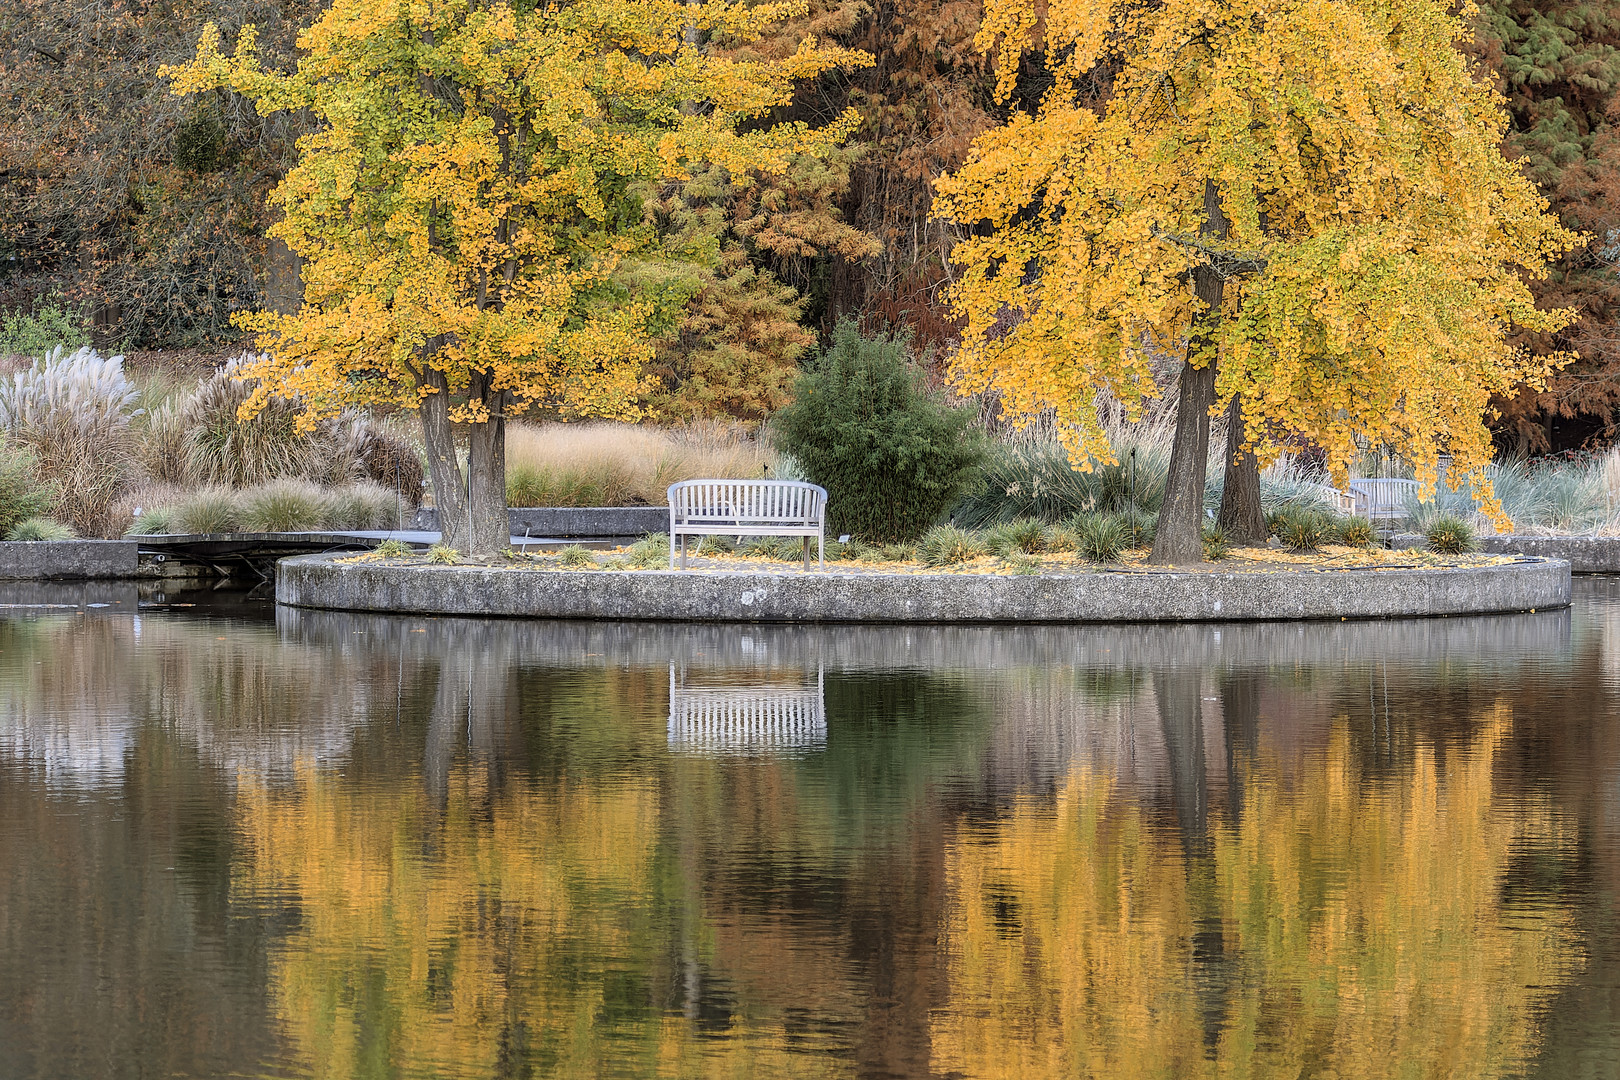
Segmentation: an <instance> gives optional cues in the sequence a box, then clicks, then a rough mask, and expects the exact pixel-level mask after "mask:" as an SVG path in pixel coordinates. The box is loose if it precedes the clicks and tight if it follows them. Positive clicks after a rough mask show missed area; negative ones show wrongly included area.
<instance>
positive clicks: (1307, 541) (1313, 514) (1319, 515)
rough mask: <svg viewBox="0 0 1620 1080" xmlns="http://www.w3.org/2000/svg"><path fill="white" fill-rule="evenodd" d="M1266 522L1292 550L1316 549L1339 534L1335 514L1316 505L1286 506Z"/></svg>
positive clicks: (1284, 544)
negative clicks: (1326, 511) (1319, 508)
mask: <svg viewBox="0 0 1620 1080" xmlns="http://www.w3.org/2000/svg"><path fill="white" fill-rule="evenodd" d="M1266 524H1267V527H1268V528H1269V529H1270V530H1271V532H1272V534H1273V535H1275V536H1276V537H1277V539H1278V540H1280V541H1282V543H1283V546H1284V547H1286V548H1288V549H1289V550H1290V551H1301V552H1303V551H1315V550H1316V549H1317V548H1319V547H1321V546H1322V545H1323V544H1326V543H1329V542H1330V541H1332V540H1334V539H1336V538H1337V536H1338V529H1337V527H1336V523H1335V521H1334V519H1333V516H1332V515H1330V514H1327V513H1325V512H1323V511H1321V510H1318V509H1316V508H1315V507H1309V506H1285V507H1283V508H1282V509H1281V510H1277V511H1275V512H1274V513H1273V514H1272V515H1271V519H1270V520H1269V521H1268V522H1267V523H1266Z"/></svg>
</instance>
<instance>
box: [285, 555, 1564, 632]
mask: <svg viewBox="0 0 1620 1080" xmlns="http://www.w3.org/2000/svg"><path fill="white" fill-rule="evenodd" d="M339 558H341V556H336V555H306V556H300V557H298V558H292V559H284V560H282V562H281V563H280V564H279V568H278V571H277V574H276V600H277V602H279V603H282V604H290V605H293V606H295V607H313V608H329V609H336V610H343V611H386V612H413V613H419V614H431V615H501V616H518V617H527V618H546V619H671V620H680V621H704V622H847V623H895V622H919V623H986V622H1005V623H1043V622H1200V621H1229V620H1237V621H1246V620H1255V619H1378V618H1391V617H1399V616H1412V615H1472V614H1479V613H1483V612H1503V611H1530V610H1534V609H1544V608H1558V607H1564V606H1566V605H1567V604H1568V603H1569V595H1570V574H1569V563H1567V562H1563V561H1561V560H1557V559H1524V560H1520V561H1517V562H1513V563H1507V564H1503V565H1499V566H1485V567H1477V568H1471V569H1415V570H1365V571H1322V572H1299V571H1284V572H1278V573H1245V574H1221V573H1175V572H1163V573H1128V574H1124V573H1107V572H1099V573H1079V574H1047V575H1041V576H1030V577H1007V576H999V575H982V576H981V575H973V574H840V573H838V572H837V571H832V572H828V573H807V574H806V573H798V572H790V573H732V572H723V571H722V572H712V571H710V572H696V571H684V572H683V571H670V570H637V571H633V572H626V571H617V572H616V571H611V570H580V571H566V570H546V571H536V570H528V569H510V570H508V569H505V568H500V567H477V566H460V567H457V566H422V565H414V566H389V565H385V564H380V563H340V562H338V561H336V560H337V559H339Z"/></svg>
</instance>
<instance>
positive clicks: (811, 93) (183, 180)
mask: <svg viewBox="0 0 1620 1080" xmlns="http://www.w3.org/2000/svg"><path fill="white" fill-rule="evenodd" d="M319 8H320V4H319V3H318V2H316V0H149V2H147V0H50V2H48V3H47V2H46V0H9V2H8V3H5V4H3V5H0V94H3V95H4V108H0V317H3V316H4V315H5V314H6V313H18V312H35V311H38V310H40V309H41V308H44V307H55V308H58V309H63V310H68V311H70V312H72V313H74V316H75V317H76V318H78V317H82V318H83V319H84V320H85V323H86V328H87V329H88V331H89V332H90V333H91V335H92V336H93V338H94V339H95V341H96V343H97V344H98V345H99V346H102V347H108V348H118V349H120V350H124V351H153V350H163V351H164V352H165V353H166V354H172V362H174V363H177V364H180V363H197V362H199V361H206V360H210V359H212V358H217V357H220V356H223V355H225V354H227V353H229V352H231V351H233V350H239V349H240V348H241V343H240V341H238V340H237V337H236V332H235V331H234V330H233V329H232V327H231V325H230V321H229V320H230V316H231V314H232V313H233V312H236V311H239V310H243V309H249V308H256V307H265V306H269V307H275V308H279V309H283V310H286V309H288V308H290V307H291V306H293V305H296V303H297V298H298V263H297V260H296V258H295V257H294V256H293V254H292V253H291V252H289V251H287V250H286V249H285V247H283V246H281V245H279V244H278V243H274V242H267V241H266V240H265V239H264V230H265V228H266V227H267V226H268V225H269V224H270V220H269V218H268V217H267V210H266V208H265V205H264V197H265V195H266V193H267V192H269V190H270V189H271V188H272V187H274V185H275V184H276V182H277V181H278V180H279V179H280V177H281V176H282V174H283V173H284V172H285V170H286V169H287V168H288V166H289V164H290V163H291V161H292V160H293V156H294V154H295V152H296V151H295V143H296V140H297V138H298V136H299V135H300V134H303V133H304V132H305V131H306V130H308V126H307V122H306V121H303V120H301V119H300V118H298V117H291V118H289V117H284V116H283V117H274V118H269V119H266V118H261V117H260V116H258V115H257V114H256V113H255V112H254V110H253V108H252V106H251V105H250V104H248V103H247V102H246V101H244V100H243V99H241V98H239V97H236V96H234V95H232V94H229V93H223V92H222V93H215V94H210V95H202V96H199V97H197V98H190V99H186V98H179V97H176V96H174V95H172V94H170V93H169V92H168V87H167V85H166V83H165V82H164V81H163V80H160V79H159V78H158V77H157V70H158V68H159V67H160V66H161V65H163V64H166V63H174V62H177V61H180V60H183V59H186V58H188V57H190V56H191V55H192V53H193V51H194V48H195V42H196V39H197V36H198V33H199V32H200V30H201V28H202V26H203V24H204V23H205V22H208V21H214V22H217V23H218V24H220V26H221V29H222V31H223V32H224V34H225V36H226V39H227V41H229V40H231V39H232V38H233V37H234V34H235V32H236V30H237V29H238V28H239V27H240V26H242V25H245V24H248V23H252V24H254V25H255V26H257V27H258V28H259V41H260V49H261V53H262V55H263V56H264V58H265V61H266V62H267V63H270V64H274V65H277V66H279V67H283V68H290V67H291V66H292V65H293V63H294V62H295V51H294V49H295V45H294V42H295V37H296V33H297V30H298V28H299V27H300V26H301V25H304V24H307V23H308V22H309V21H310V20H311V19H312V18H313V17H314V15H315V14H316V13H317V12H318V10H319ZM978 22H979V5H978V4H977V3H974V2H972V0H879V2H876V3H869V2H866V0H812V2H811V10H810V12H809V13H808V14H807V15H806V16H804V17H803V18H800V19H797V20H794V21H793V22H791V23H789V24H785V25H782V26H780V27H778V28H777V31H776V33H775V34H774V35H773V36H772V37H770V38H769V39H767V40H765V41H763V42H759V43H756V44H755V45H753V46H751V47H750V48H749V49H733V50H732V51H733V52H736V53H744V52H748V51H755V52H759V51H765V52H770V51H786V50H789V49H791V48H792V47H793V46H794V45H795V44H796V43H797V42H798V41H799V40H800V39H801V38H802V37H803V36H804V35H805V34H807V33H815V34H817V35H820V36H823V37H828V38H832V39H835V40H837V41H838V42H840V43H841V44H845V45H849V46H853V47H857V48H861V49H865V50H866V51H868V52H869V53H871V54H872V55H873V56H874V57H875V58H876V61H877V62H876V64H875V65H874V66H873V67H870V68H867V69H865V70H862V71H858V72H855V73H853V74H840V75H834V76H829V77H826V78H823V79H820V80H816V81H814V82H811V83H808V84H806V85H805V86H803V87H802V88H801V91H800V93H799V95H798V98H797V100H796V101H795V103H794V104H793V106H792V107H791V108H790V109H789V110H787V112H788V113H790V114H792V115H793V116H795V117H797V118H802V119H806V120H811V121H819V122H825V121H828V120H831V119H832V118H833V117H835V116H837V115H838V114H839V113H840V112H841V111H842V110H843V109H845V108H847V107H854V108H855V109H857V110H859V112H860V114H861V116H862V118H863V124H862V127H861V128H860V130H859V131H858V132H857V134H856V135H855V137H854V138H853V139H851V140H850V142H849V144H848V145H847V146H846V147H844V148H843V150H842V151H840V152H839V154H838V155H837V156H836V157H835V158H834V159H833V160H831V161H830V162H825V163H819V162H809V161H804V162H800V163H797V164H796V165H795V166H794V167H793V168H792V169H791V170H790V171H789V172H788V174H787V175H784V176H776V177H763V176H761V177H731V176H727V175H724V174H721V173H718V172H709V173H702V174H699V175H695V176H693V177H692V178H691V179H690V180H689V181H686V182H684V183H681V184H672V185H667V186H666V187H664V188H662V189H660V190H656V191H648V192H646V193H644V195H645V205H646V214H647V218H648V220H649V222H650V223H652V224H653V225H655V226H656V228H657V234H658V236H659V237H660V240H661V242H662V243H663V244H665V245H666V246H667V247H668V248H669V249H670V250H671V251H676V250H679V251H687V252H690V251H693V250H703V251H705V252H707V253H708V256H707V257H706V258H705V259H703V260H702V261H701V262H700V263H699V264H695V265H692V266H691V267H690V268H689V270H688V272H686V274H685V277H684V279H683V280H682V282H681V288H682V289H683V290H684V293H685V295H686V296H687V299H686V301H685V307H684V309H683V310H684V315H683V318H682V319H681V320H680V321H679V323H678V324H677V325H672V326H670V327H668V328H667V329H666V331H665V333H664V334H663V337H662V338H661V340H660V343H659V351H658V359H657V370H656V374H657V376H658V380H659V384H660V386H661V387H662V390H661V391H660V393H658V394H657V395H656V396H655V399H654V400H653V401H651V402H650V404H651V405H652V406H653V407H654V409H655V410H656V411H657V412H658V413H659V414H661V415H663V416H666V417H668V418H671V419H683V418H691V417H696V416H705V415H719V416H734V417H738V418H741V419H745V420H747V419H757V418H759V417H761V416H763V415H765V414H766V413H769V412H771V411H772V410H774V409H776V408H778V407H780V406H781V405H782V404H783V403H785V401H786V399H787V392H788V387H789V386H790V385H791V382H792V377H793V374H794V372H795V371H796V369H797V363H798V359H799V357H800V356H801V355H802V354H803V353H804V351H805V350H806V349H807V348H808V347H810V346H811V345H813V344H814V343H815V342H816V341H818V340H825V339H826V337H827V335H828V334H829V333H830V331H831V329H832V327H833V326H834V324H835V323H836V321H837V320H838V319H839V318H840V317H842V316H846V315H854V316H857V317H859V318H861V319H862V320H863V321H865V322H867V323H868V324H879V323H886V324H890V325H897V326H904V327H908V328H910V329H911V331H912V333H913V334H914V339H915V341H916V343H917V344H918V345H919V346H920V347H921V348H922V350H923V352H924V354H925V355H928V354H930V350H931V355H933V356H935V357H940V356H943V355H946V354H947V353H948V350H949V346H950V343H951V340H952V338H953V335H954V333H955V328H954V326H953V324H952V322H951V320H950V318H949V316H948V313H947V312H946V311H945V308H944V304H943V301H942V297H941V287H942V286H943V285H944V284H946V283H947V282H948V280H949V277H950V273H951V269H950V265H949V262H948V259H947V256H948V253H949V251H950V248H951V244H952V242H953V240H954V236H953V234H952V232H951V229H950V227H948V226H946V225H943V224H941V223H939V222H936V221H931V220H930V218H929V206H930V199H931V190H932V189H931V182H932V180H933V179H934V178H935V177H936V176H938V175H939V174H940V173H941V172H943V171H946V170H949V169H951V168H953V167H954V166H956V165H957V164H958V163H959V162H960V161H961V160H962V158H963V156H964V155H965V154H966V152H967V149H968V147H969V145H970V144H971V142H972V140H973V138H974V136H976V135H977V134H978V133H979V132H981V131H983V130H984V129H985V128H987V127H989V126H991V125H993V124H995V123H997V122H999V121H1000V120H1001V119H1003V118H1004V115H1005V112H1004V110H1003V109H1002V107H1000V106H998V105H997V104H996V103H995V101H994V100H993V98H992V94H991V88H992V83H993V78H994V72H993V70H992V68H991V66H990V62H989V60H988V58H986V57H985V56H983V55H981V54H980V53H978V52H977V51H976V50H975V49H974V48H973V35H974V32H975V31H976V30H977V28H978ZM717 47H723V43H720V45H718V46H717ZM1469 48H1470V50H1471V51H1472V52H1473V54H1474V55H1475V56H1476V58H1477V60H1478V62H1479V72H1480V77H1481V78H1485V79H1491V80H1494V81H1495V82H1496V83H1497V85H1498V86H1499V87H1500V89H1501V90H1502V92H1503V93H1504V94H1505V95H1506V97H1507V100H1508V105H1509V110H1510V113H1511V119H1512V129H1511V131H1510V133H1509V135H1508V138H1507V140H1506V145H1505V147H1504V149H1505V151H1506V152H1507V154H1508V155H1509V156H1510V157H1512V158H1514V159H1516V160H1518V161H1520V162H1521V163H1522V165H1523V167H1524V169H1525V170H1526V172H1527V173H1528V174H1529V175H1530V176H1531V177H1532V178H1533V179H1534V180H1535V181H1536V183H1537V184H1539V185H1540V186H1541V189H1542V191H1543V192H1544V193H1545V195H1546V197H1547V199H1548V200H1549V202H1550V203H1551V205H1552V207H1553V209H1554V210H1555V211H1556V212H1557V213H1558V214H1559V215H1560V217H1561V218H1562V219H1563V220H1564V221H1565V223H1566V224H1568V225H1570V226H1573V227H1575V228H1577V229H1579V230H1581V231H1582V232H1584V233H1586V234H1588V235H1589V236H1590V238H1591V239H1590V242H1589V243H1587V244H1586V245H1585V246H1584V247H1582V248H1580V249H1579V250H1577V251H1575V252H1573V253H1572V254H1571V255H1570V256H1569V257H1567V258H1566V259H1564V260H1563V261H1562V262H1561V263H1560V264H1559V265H1558V266H1557V267H1556V272H1555V273H1554V274H1553V275H1552V276H1551V277H1550V278H1549V279H1548V280H1546V281H1544V282H1541V283H1538V286H1537V288H1538V293H1539V295H1540V297H1541V299H1542V300H1543V301H1544V302H1545V303H1546V304H1549V305H1568V306H1574V307H1576V308H1577V309H1578V310H1579V312H1580V318H1579V319H1578V321H1577V322H1576V323H1575V324H1574V325H1572V326H1571V327H1570V328H1569V329H1568V330H1566V331H1565V332H1564V333H1563V334H1561V335H1559V336H1558V337H1556V338H1548V339H1544V340H1543V339H1536V340H1531V341H1528V342H1527V343H1526V344H1528V345H1529V346H1531V347H1532V348H1535V349H1538V350H1554V349H1558V350H1571V351H1573V352H1575V353H1577V354H1578V356H1579V360H1578V361H1577V362H1576V363H1575V364H1573V365H1572V366H1571V367H1569V368H1567V369H1566V370H1565V371H1563V372H1562V373H1561V374H1560V375H1559V376H1558V377H1557V378H1556V379H1555V380H1554V381H1553V382H1552V383H1551V384H1550V385H1549V386H1548V387H1547V388H1546V389H1545V390H1544V391H1542V392H1533V391H1528V390H1527V391H1525V392H1523V393H1522V394H1520V395H1519V396H1518V397H1516V398H1514V399H1512V400H1507V401H1503V402H1500V403H1499V404H1500V408H1501V411H1502V416H1501V419H1500V421H1499V423H1498V440H1499V442H1500V444H1501V445H1502V447H1503V449H1505V450H1511V451H1514V452H1518V453H1537V452H1544V451H1547V450H1562V449H1567V448H1574V447H1581V446H1594V445H1602V444H1607V443H1609V442H1612V441H1614V439H1615V438H1616V436H1617V435H1620V98H1617V96H1616V94H1615V88H1616V85H1617V83H1620V5H1617V4H1615V3H1613V2H1612V0H1514V2H1508V0H1484V2H1482V4H1481V11H1480V14H1479V15H1478V17H1477V19H1476V36H1475V40H1474V41H1473V42H1472V43H1471V44H1470V45H1469ZM1039 70H1040V65H1039V64H1038V63H1036V62H1034V61H1030V62H1029V63H1028V64H1027V67H1026V70H1025V73H1024V75H1023V77H1022V78H1021V80H1020V84H1019V85H1020V93H1019V95H1017V97H1016V98H1015V100H1014V102H1013V103H1012V106H1011V107H1014V108H1018V107H1032V106H1033V103H1034V102H1035V101H1037V100H1038V99H1039V96H1040V94H1041V93H1042V91H1043V90H1044V89H1045V87H1044V86H1043V85H1041V82H1040V79H1039V75H1038V72H1039Z"/></svg>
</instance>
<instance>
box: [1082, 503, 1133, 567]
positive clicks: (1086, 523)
mask: <svg viewBox="0 0 1620 1080" xmlns="http://www.w3.org/2000/svg"><path fill="white" fill-rule="evenodd" d="M1070 527H1071V528H1073V529H1074V533H1075V536H1076V537H1077V538H1078V539H1079V545H1078V547H1077V548H1076V550H1077V551H1079V552H1080V555H1081V557H1082V558H1084V559H1086V560H1088V561H1090V562H1098V563H1106V562H1113V561H1115V560H1116V559H1118V558H1119V556H1120V553H1121V552H1122V551H1124V550H1125V544H1126V536H1127V534H1126V530H1125V523H1124V522H1123V521H1122V520H1121V519H1120V518H1119V517H1118V516H1117V515H1115V514H1080V515H1077V516H1076V517H1075V518H1073V519H1072V524H1071V526H1070Z"/></svg>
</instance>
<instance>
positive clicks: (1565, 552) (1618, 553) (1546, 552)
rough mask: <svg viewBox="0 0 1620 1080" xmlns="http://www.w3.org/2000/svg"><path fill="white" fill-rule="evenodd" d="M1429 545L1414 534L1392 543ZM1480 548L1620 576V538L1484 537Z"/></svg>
mask: <svg viewBox="0 0 1620 1080" xmlns="http://www.w3.org/2000/svg"><path fill="white" fill-rule="evenodd" d="M1427 545H1428V541H1427V540H1425V539H1424V538H1423V537H1421V536H1413V535H1405V536H1396V537H1392V538H1391V539H1390V542H1389V546H1390V547H1392V548H1395V549H1396V550H1400V549H1403V548H1420V547H1425V546H1427ZM1479 549H1480V550H1481V551H1483V552H1485V553H1487V554H1490V555H1530V556H1534V557H1536V558H1541V559H1562V560H1564V561H1565V562H1567V563H1569V568H1570V570H1572V571H1573V572H1575V573H1577V574H1620V536H1520V535H1518V534H1508V535H1502V536H1482V537H1480V538H1479Z"/></svg>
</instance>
